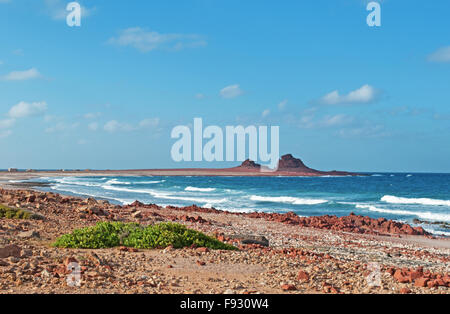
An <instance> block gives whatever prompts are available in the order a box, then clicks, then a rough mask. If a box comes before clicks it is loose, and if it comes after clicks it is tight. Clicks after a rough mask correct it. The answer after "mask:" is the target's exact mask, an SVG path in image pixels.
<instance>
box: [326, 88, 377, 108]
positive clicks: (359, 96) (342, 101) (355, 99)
mask: <svg viewBox="0 0 450 314" xmlns="http://www.w3.org/2000/svg"><path fill="white" fill-rule="evenodd" d="M379 95H380V92H379V91H378V90H377V89H375V88H374V87H372V86H370V85H367V84H366V85H363V86H362V87H360V88H358V89H356V90H354V91H351V92H349V93H348V94H346V95H341V94H340V93H339V91H338V90H335V91H333V92H331V93H329V94H326V95H325V96H323V97H322V98H320V99H319V100H318V101H317V102H318V103H319V104H324V105H351V104H369V103H372V102H374V101H376V100H377V99H378V96H379Z"/></svg>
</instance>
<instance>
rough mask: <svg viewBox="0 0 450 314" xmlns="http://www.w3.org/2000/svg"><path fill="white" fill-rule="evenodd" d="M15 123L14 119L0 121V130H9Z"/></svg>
mask: <svg viewBox="0 0 450 314" xmlns="http://www.w3.org/2000/svg"><path fill="white" fill-rule="evenodd" d="M15 122H16V120H15V119H4V120H0V129H9V128H11V127H12V126H13V125H14V123H15Z"/></svg>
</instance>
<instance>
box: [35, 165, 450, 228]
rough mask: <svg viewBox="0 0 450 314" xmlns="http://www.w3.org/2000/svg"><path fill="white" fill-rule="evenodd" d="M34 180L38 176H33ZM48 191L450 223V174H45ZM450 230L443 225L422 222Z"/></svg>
mask: <svg viewBox="0 0 450 314" xmlns="http://www.w3.org/2000/svg"><path fill="white" fill-rule="evenodd" d="M34 181H36V180H34ZM38 181H41V182H47V183H50V187H49V188H46V190H50V191H53V192H59V193H62V194H71V195H78V196H92V197H96V198H102V199H107V200H109V201H111V202H114V203H118V204H128V203H132V202H133V201H135V200H139V201H141V202H144V203H154V204H158V205H162V206H164V205H175V206H188V205H192V204H196V205H199V206H202V207H214V208H217V209H220V210H228V211H232V212H253V211H261V212H281V213H283V212H290V211H293V212H295V213H296V214H298V215H300V216H319V215H337V216H344V215H348V214H350V213H351V212H354V213H356V214H361V215H367V216H370V217H373V218H379V217H385V218H388V219H394V220H398V221H403V222H408V223H411V224H412V225H416V224H414V223H413V221H414V219H420V220H426V221H431V222H447V223H450V174H417V173H376V174H375V173H372V174H368V175H367V176H358V177H350V176H349V177H64V178H41V179H39V180H38ZM420 225H421V226H422V227H424V228H425V229H426V230H428V231H431V232H433V233H436V234H444V235H450V230H449V229H446V228H444V227H443V226H441V225H433V224H420Z"/></svg>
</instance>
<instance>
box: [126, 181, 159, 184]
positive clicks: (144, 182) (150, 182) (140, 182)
mask: <svg viewBox="0 0 450 314" xmlns="http://www.w3.org/2000/svg"><path fill="white" fill-rule="evenodd" d="M163 182H166V180H160V181H138V182H133V184H157V183H163Z"/></svg>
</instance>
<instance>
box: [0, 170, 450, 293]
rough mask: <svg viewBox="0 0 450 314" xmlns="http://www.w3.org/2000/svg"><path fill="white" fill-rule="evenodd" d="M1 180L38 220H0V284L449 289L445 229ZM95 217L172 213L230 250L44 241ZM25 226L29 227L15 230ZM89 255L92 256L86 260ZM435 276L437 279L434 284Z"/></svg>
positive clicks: (214, 289) (28, 288) (145, 219)
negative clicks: (7, 253)
mask: <svg viewBox="0 0 450 314" xmlns="http://www.w3.org/2000/svg"><path fill="white" fill-rule="evenodd" d="M127 174H128V175H129V173H127ZM14 175H15V174H12V175H11V176H8V178H11V177H14ZM34 175H35V174H34ZM58 175H59V173H58ZM102 175H104V173H102ZM112 175H115V176H116V175H117V173H114V174H112ZM4 179H5V177H4V176H3V177H1V180H4ZM10 180H11V179H10ZM12 180H14V179H12ZM4 184H5V183H4V182H3V186H4V187H5V188H6V189H4V190H2V194H1V197H2V199H1V201H0V202H1V203H3V204H6V205H10V206H17V205H19V206H20V207H21V208H24V209H28V210H32V211H33V212H36V213H38V214H39V215H42V216H44V217H45V219H44V220H42V221H34V220H32V221H18V220H9V219H0V233H2V235H3V236H2V237H1V239H2V240H1V242H2V243H0V248H2V247H4V246H6V245H15V246H17V247H19V248H20V250H21V253H20V254H19V256H18V257H14V256H13V257H9V258H6V259H1V258H0V269H1V270H2V272H1V275H0V286H1V288H2V289H1V291H2V292H3V293H51V292H56V293H448V292H449V285H448V284H450V281H449V282H448V283H447V282H446V281H445V280H447V279H450V277H449V273H448V268H446V266H445V265H446V264H448V263H449V262H450V239H447V238H432V237H426V236H410V235H407V234H392V235H389V236H388V235H381V234H378V233H379V232H378V231H377V232H375V233H373V234H371V233H370V230H369V232H367V233H363V234H359V233H354V232H347V231H345V230H346V229H342V230H339V228H338V229H336V230H333V227H332V226H331V228H328V229H327V228H320V226H321V225H320V224H319V225H314V224H313V222H311V226H314V227H311V226H309V225H300V224H296V223H295V220H296V219H297V218H295V217H292V216H289V214H278V215H276V214H274V215H269V216H267V217H265V216H264V215H262V216H261V215H260V216H258V215H255V214H253V215H252V214H242V213H227V212H220V211H216V210H213V209H205V208H199V207H196V206H190V207H186V208H177V207H172V206H169V207H166V208H162V207H159V206H156V205H145V204H141V203H139V202H136V203H134V204H132V205H128V206H118V205H112V204H109V203H108V202H106V201H97V200H95V199H92V198H90V199H82V198H78V197H71V196H63V195H59V194H54V193H50V192H47V193H46V192H39V191H36V190H32V189H30V188H29V187H26V188H25V189H21V188H20V186H15V187H14V189H10V187H8V186H5V185H4ZM22 188H23V187H22ZM350 218H351V219H352V220H353V219H355V220H356V221H357V220H358V219H356V217H350ZM99 221H124V222H138V223H140V224H144V225H147V224H154V223H158V222H162V221H171V222H177V223H181V224H184V225H186V226H188V227H189V228H192V229H195V230H198V231H202V232H204V233H206V234H210V235H215V236H216V237H218V239H220V240H224V241H228V242H229V243H234V244H236V245H238V246H239V247H240V250H239V251H236V252H235V251H233V252H228V251H209V250H205V251H203V250H196V249H191V248H186V249H181V250H174V249H164V250H138V252H134V251H126V250H121V249H120V248H112V249H101V250H95V251H93V250H79V249H76V250H69V249H57V248H52V247H50V243H52V242H53V241H54V240H55V239H56V238H57V237H58V236H61V235H62V234H66V233H69V232H71V231H73V230H74V229H75V228H80V227H86V226H92V225H95V224H96V223H97V222H99ZM346 223H347V222H346ZM242 230H245V233H244V234H243V231H242ZM392 230H396V229H392ZM405 230H406V229H405ZM33 232H34V233H36V234H38V235H39V236H37V237H33V236H32V237H31V238H27V237H22V236H21V235H23V233H28V234H32V233H33ZM249 235H251V236H256V237H264V238H265V239H267V240H268V242H269V246H268V247H266V246H261V245H243V244H242V243H241V242H242V238H245V237H248V236H249ZM0 251H1V250H0ZM92 256H94V257H92ZM95 256H97V257H98V259H99V260H101V261H102V262H101V263H100V262H98V261H97V262H95V261H94V262H92V260H93V259H94V260H95V259H96V258H95ZM70 257H73V258H76V259H77V260H80V261H81V260H83V261H84V262H83V265H84V266H83V267H85V270H84V271H83V278H84V280H83V284H82V286H81V288H71V287H68V286H67V284H66V282H65V276H63V275H62V274H58V272H57V269H58V267H60V266H61V265H64V262H65V260H67V258H70ZM55 261H57V262H55ZM373 262H376V263H377V265H379V267H380V276H381V279H382V285H381V287H371V286H369V285H368V284H367V278H366V277H367V275H368V265H369V264H370V263H373ZM44 270H45V272H44ZM420 271H422V273H420ZM416 272H419V274H422V275H421V276H422V277H423V278H425V279H424V282H425V284H424V285H423V283H422V284H420V283H417V280H418V279H417V278H415V277H414V276H415V275H412V274H413V273H414V274H415V273H416ZM43 273H44V274H45V278H44V277H43V276H42V274H43ZM305 274H306V275H305ZM303 277H304V278H303ZM416 277H417V276H416ZM422 277H420V278H422ZM37 278H39V279H37ZM439 280H440V281H439ZM443 280H444V281H443ZM442 281H443V283H444V286H441V285H440V284H441V283H442ZM429 286H430V287H429ZM74 289H75V290H74Z"/></svg>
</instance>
